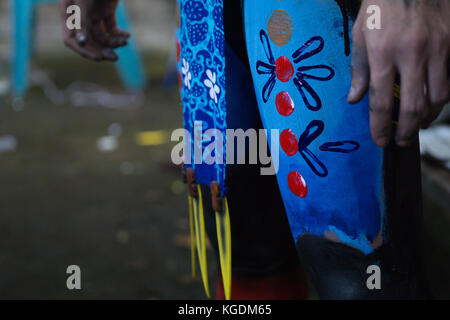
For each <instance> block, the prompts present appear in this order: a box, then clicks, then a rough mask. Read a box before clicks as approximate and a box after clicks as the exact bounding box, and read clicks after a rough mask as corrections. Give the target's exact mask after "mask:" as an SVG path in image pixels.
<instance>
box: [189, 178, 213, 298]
mask: <svg viewBox="0 0 450 320" xmlns="http://www.w3.org/2000/svg"><path fill="white" fill-rule="evenodd" d="M197 188H198V199H194V201H192V204H193V209H194V210H193V212H194V226H195V238H196V241H197V253H198V260H199V264H200V273H201V275H202V280H203V286H204V287H205V292H206V295H207V297H208V298H210V294H209V283H208V265H207V261H206V237H205V234H206V233H205V217H204V215H203V198H202V191H201V189H200V185H198V186H197Z"/></svg>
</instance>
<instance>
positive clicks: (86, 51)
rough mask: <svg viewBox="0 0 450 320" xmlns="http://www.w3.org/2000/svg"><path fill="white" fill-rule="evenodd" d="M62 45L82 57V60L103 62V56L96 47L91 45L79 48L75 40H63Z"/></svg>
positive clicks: (100, 50)
mask: <svg viewBox="0 0 450 320" xmlns="http://www.w3.org/2000/svg"><path fill="white" fill-rule="evenodd" d="M64 43H65V44H66V46H67V47H69V48H71V49H72V50H73V51H75V52H76V53H78V54H79V55H81V56H83V57H84V58H87V59H89V60H93V61H97V62H98V61H102V60H104V54H103V52H102V49H101V48H98V47H96V46H95V45H93V44H92V43H90V44H89V45H85V46H83V47H81V46H80V45H79V44H78V42H77V41H76V40H75V38H71V39H68V40H65V41H64Z"/></svg>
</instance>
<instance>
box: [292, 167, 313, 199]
mask: <svg viewBox="0 0 450 320" xmlns="http://www.w3.org/2000/svg"><path fill="white" fill-rule="evenodd" d="M288 185H289V189H291V191H292V193H293V194H295V195H296V196H298V197H300V198H304V197H306V195H307V194H308V187H307V186H306V182H305V179H303V177H302V175H301V174H300V173H298V172H296V171H292V172H291V173H289V176H288Z"/></svg>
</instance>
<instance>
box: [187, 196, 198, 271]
mask: <svg viewBox="0 0 450 320" xmlns="http://www.w3.org/2000/svg"><path fill="white" fill-rule="evenodd" d="M188 200H189V227H190V231H191V232H190V234H191V269H192V278H194V277H195V265H196V263H195V260H196V257H195V229H194V216H193V212H192V211H193V209H192V206H193V204H192V202H193V201H192V197H191V196H188Z"/></svg>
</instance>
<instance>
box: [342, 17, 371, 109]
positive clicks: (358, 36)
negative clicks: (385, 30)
mask: <svg viewBox="0 0 450 320" xmlns="http://www.w3.org/2000/svg"><path fill="white" fill-rule="evenodd" d="M351 73H352V83H351V88H350V92H349V94H348V97H347V101H348V102H349V103H357V102H359V101H360V100H361V99H362V98H363V97H364V95H365V94H366V93H367V90H368V89H369V79H370V69H369V62H368V58H367V50H366V45H365V38H364V34H363V32H362V31H361V30H359V29H357V27H356V26H355V28H354V29H353V49H352V64H351Z"/></svg>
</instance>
